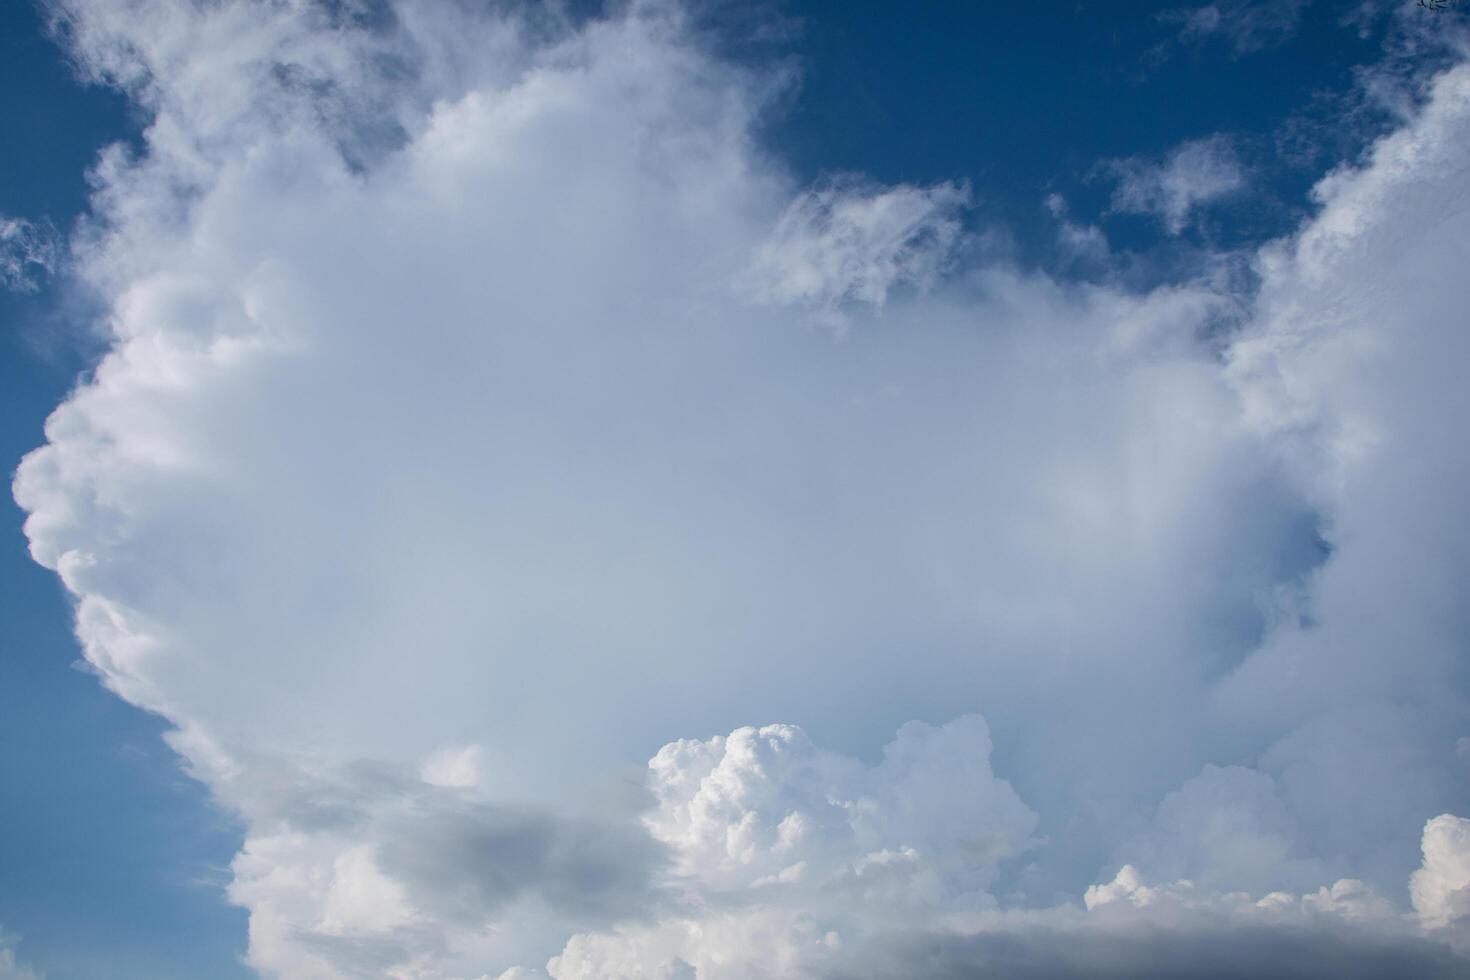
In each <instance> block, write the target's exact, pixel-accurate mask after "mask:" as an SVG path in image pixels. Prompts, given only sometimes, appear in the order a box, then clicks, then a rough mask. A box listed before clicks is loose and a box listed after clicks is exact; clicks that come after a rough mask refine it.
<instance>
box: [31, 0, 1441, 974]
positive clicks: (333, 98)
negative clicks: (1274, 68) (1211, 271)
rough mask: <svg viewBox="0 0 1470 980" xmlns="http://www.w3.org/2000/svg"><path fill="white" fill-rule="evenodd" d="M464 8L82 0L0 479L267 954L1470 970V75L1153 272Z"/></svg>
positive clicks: (956, 967)
mask: <svg viewBox="0 0 1470 980" xmlns="http://www.w3.org/2000/svg"><path fill="white" fill-rule="evenodd" d="M462 6H469V5H454V4H442V3H433V2H427V0H424V2H416V0H404V2H401V3H396V4H394V5H392V7H391V9H390V10H387V11H379V12H378V13H375V14H369V13H366V12H363V11H358V10H357V9H356V8H355V7H352V6H351V5H339V4H323V5H318V4H315V3H309V2H306V0H299V2H281V3H262V2H253V0H226V2H221V3H210V4H198V5H196V4H189V3H173V2H165V0H128V2H126V3H117V2H97V3H90V2H85V0H68V2H65V3H60V4H58V6H57V7H56V8H55V13H56V16H57V17H58V18H59V19H60V22H61V23H62V24H63V25H64V29H65V34H66V36H67V37H68V38H69V41H70V43H71V45H72V46H73V50H74V52H75V55H76V57H77V59H78V61H79V62H80V63H81V64H82V65H83V66H84V67H85V68H86V69H87V70H89V71H92V72H94V73H95V74H96V75H97V76H99V77H100V78H103V79H106V80H108V81H109V82H111V83H112V84H116V85H118V86H121V87H122V88H124V89H125V90H126V91H128V92H129V93H130V95H131V96H132V97H133V98H134V99H135V100H136V101H137V103H138V104H139V105H141V106H142V107H144V109H145V110H146V111H147V112H148V113H149V114H150V119H151V123H150V125H149V126H148V128H147V131H146V134H145V139H144V142H143V146H142V148H141V150H140V151H138V152H136V153H130V152H129V151H127V150H126V149H124V148H121V147H119V148H114V149H113V150H110V151H109V152H108V153H107V154H105V155H104V158H103V159H102V161H101V163H100V165H99V167H98V170H97V173H96V181H97V187H98V190H97V193H96V197H95V201H94V217H93V219H92V220H91V222H90V223H89V224H88V225H87V226H86V227H85V228H83V229H82V231H81V233H80V234H79V235H78V236H77V238H76V240H75V241H74V242H73V243H72V247H73V250H74V254H75V256H76V262H77V264H78V268H77V270H76V271H77V273H78V275H79V277H80V278H81V280H82V282H84V283H85V284H86V286H87V287H88V288H90V289H93V290H95V291H97V292H98V293H99V294H100V295H101V297H102V298H103V299H104V300H105V302H106V306H107V309H108V310H109V315H108V319H107V323H106V329H107V331H108V337H109V339H110V349H109V351H108V353H107V354H106V356H105V357H104V358H103V359H102V360H101V362H100V363H99V364H98V365H97V367H96V369H95V371H94V372H92V373H91V375H90V376H89V377H88V378H86V379H85V380H84V381H83V382H82V383H81V384H79V385H78V387H77V388H76V390H75V391H74V392H73V393H72V395H71V396H70V397H69V398H68V399H67V400H66V402H65V403H64V404H63V405H61V406H60V407H59V408H58V409H57V410H56V412H55V414H54V415H53V416H52V417H51V420H50V422H49V424H48V426H47V440H48V441H47V444H46V445H45V446H44V447H42V448H40V449H38V450H36V451H35V452H34V453H32V454H31V455H30V456H28V457H27V458H26V459H25V461H24V463H23V464H22V466H21V468H20V470H19V472H18V474H17V476H16V480H15V494H16V498H17V500H18V501H19V502H20V504H21V505H22V507H23V508H25V510H26V511H27V512H28V513H29V519H28V521H27V524H26V531H27V534H28V536H29V538H30V542H31V548H32V553H33V555H34V556H35V558H36V560H37V561H39V562H41V563H42V564H44V565H46V566H48V567H50V568H53V569H55V570H56V571H57V573H58V574H59V575H60V577H61V579H62V581H63V582H64V583H65V584H66V587H67V588H68V589H69V590H70V591H71V592H72V593H73V594H74V595H75V596H76V598H77V630H78V634H79V637H80V639H81V642H82V644H83V646H84V649H85V652H86V657H87V660H88V661H89V662H90V664H91V665H92V666H93V667H94V668H95V669H96V671H97V672H98V674H99V676H100V677H101V678H102V679H103V681H104V682H105V683H106V684H107V685H108V686H109V687H110V688H111V689H112V690H114V691H115V692H117V693H118V694H119V695H120V696H121V697H123V698H126V699H127V700H129V701H131V702H132V703H134V704H137V705H139V706H141V707H143V708H146V709H148V710H150V711H154V712H157V713H159V714H160V715H162V716H163V717H165V718H166V719H168V721H169V722H170V723H171V724H172V725H173V726H174V731H173V734H172V735H171V740H172V744H173V745H174V747H175V748H176V749H177V750H178V752H179V753H180V754H181V756H182V757H183V758H184V760H185V761H186V764H187V766H188V768H189V771H190V772H191V773H192V774H194V775H195V776H196V777H197V778H198V779H200V780H202V781H203V782H204V783H205V784H206V785H207V786H208V787H209V788H210V789H211V791H212V792H213V794H214V795H215V797H216V799H217V800H218V802H219V803H220V805H222V806H224V807H227V808H229V809H230V810H231V811H232V812H234V813H236V814H238V815H239V817H240V818H241V819H242V820H243V821H244V823H245V826H246V828H247V835H246V839H245V841H244V844H243V846H242V849H241V851H240V853H239V855H238V857H237V858H236V860H235V862H234V866H233V882H232V884H231V886H230V896H231V898H232V900H234V901H236V902H238V903H239V904H241V905H243V906H244V907H246V908H247V909H248V910H249V912H250V947H249V961H250V963H251V965H252V966H254V967H255V968H256V969H257V970H259V971H260V972H261V974H263V975H265V976H277V977H287V978H343V977H368V976H382V977H393V978H416V980H447V978H476V977H484V978H490V977H497V976H499V977H507V978H508V977H528V976H537V975H543V974H544V975H549V976H551V977H555V978H557V980H572V978H599V980H614V978H628V980H633V978H638V980H644V978H650V980H651V978H675V977H685V978H687V977H696V978H699V980H734V978H745V977H754V976H762V977H790V978H817V977H854V978H857V977H887V976H894V977H898V976H913V975H916V974H917V972H918V971H919V969H920V967H917V966H915V964H922V969H923V970H925V971H927V972H926V973H925V974H924V975H926V976H934V977H939V976H944V975H946V974H947V973H948V974H952V975H956V976H961V975H963V976H971V975H976V973H977V971H980V972H981V973H982V974H983V971H985V970H992V971H993V970H1004V971H1007V973H1006V975H1011V976H1023V975H1028V973H1029V974H1034V975H1038V976H1042V975H1044V976H1056V975H1079V976H1115V975H1116V976H1140V975H1146V971H1145V970H1144V969H1143V968H1141V967H1140V966H1139V964H1148V963H1152V964H1154V965H1153V966H1151V967H1149V969H1163V968H1164V966H1167V965H1169V964H1173V965H1174V966H1173V967H1170V968H1169V975H1175V976H1177V975H1181V973H1184V972H1186V970H1185V968H1184V967H1182V966H1180V964H1182V963H1184V962H1186V961H1188V960H1189V959H1190V957H1191V955H1192V954H1191V952H1190V951H1195V952H1196V953H1200V954H1204V953H1207V952H1209V951H1214V952H1213V953H1209V955H1210V956H1211V957H1213V958H1211V959H1209V962H1211V963H1212V964H1218V965H1219V969H1220V970H1221V971H1224V972H1225V973H1226V974H1228V973H1229V971H1230V970H1231V969H1235V970H1236V972H1237V973H1239V974H1240V975H1250V974H1251V973H1252V972H1253V971H1254V972H1255V973H1256V974H1259V971H1260V967H1261V963H1262V961H1261V960H1260V959H1259V957H1260V956H1261V955H1263V954H1262V951H1274V952H1273V953H1272V955H1276V956H1278V957H1279V960H1278V962H1283V963H1284V962H1290V963H1302V962H1308V963H1313V964H1315V967H1313V968H1314V969H1315V968H1316V967H1320V968H1321V971H1322V972H1323V974H1324V975H1325V974H1327V973H1330V974H1331V975H1336V976H1344V975H1368V974H1363V973H1362V972H1361V971H1362V970H1363V969H1366V968H1368V967H1370V966H1371V967H1373V968H1375V969H1377V968H1379V967H1383V968H1385V969H1387V968H1390V967H1393V968H1397V969H1399V972H1400V973H1401V975H1407V973H1404V972H1403V971H1404V970H1407V971H1408V973H1416V972H1417V974H1418V975H1426V976H1427V975H1435V971H1439V972H1440V973H1443V974H1445V975H1450V974H1451V973H1453V972H1454V971H1455V970H1457V969H1463V967H1464V963H1463V961H1462V960H1460V959H1459V955H1460V954H1459V953H1457V952H1456V951H1455V950H1456V949H1459V950H1464V949H1465V948H1466V944H1467V942H1470V938H1467V937H1470V916H1467V912H1470V904H1467V902H1470V899H1467V898H1466V896H1467V895H1470V833H1467V831H1466V829H1465V826H1466V822H1465V821H1464V820H1462V819H1459V818H1458V817H1455V816H1454V815H1453V814H1455V813H1466V812H1470V799H1467V795H1470V793H1467V782H1466V779H1465V772H1464V768H1463V767H1464V766H1465V765H1466V762H1465V758H1464V757H1465V755H1466V754H1467V753H1466V752H1465V751H1463V750H1462V749H1461V748H1460V747H1461V746H1464V745H1466V744H1470V743H1466V742H1465V741H1463V739H1464V737H1465V736H1466V735H1467V732H1470V727H1467V725H1470V723H1467V717H1466V700H1465V694H1466V683H1465V675H1464V669H1463V667H1462V665H1461V664H1462V660H1463V656H1464V654H1465V651H1466V643H1467V639H1470V622H1467V620H1466V616H1465V609H1466V606H1465V603H1464V601H1463V595H1462V583H1463V582H1464V581H1465V580H1466V574H1465V573H1466V572H1467V568H1466V564H1467V558H1470V522H1467V521H1466V520H1465V516H1464V508H1463V505H1462V504H1461V501H1460V497H1461V495H1462V490H1461V487H1463V485H1464V483H1465V482H1466V477H1467V476H1470V473H1467V470H1470V448H1467V445H1466V442H1465V440H1464V439H1463V437H1462V431H1461V430H1462V428H1463V424H1464V421H1465V420H1466V419H1467V418H1470V404H1467V399H1470V394H1467V388H1466V386H1465V385H1464V384H1463V383H1462V380H1461V378H1460V377H1459V373H1460V366H1461V365H1462V364H1464V363H1465V361H1466V355H1467V354H1470V350H1467V346H1470V335H1467V333H1466V331H1465V330H1464V329H1463V323H1464V308H1465V290H1464V287H1463V276H1462V275H1461V272H1460V269H1459V266H1460V265H1461V264H1462V260H1463V256H1464V255H1465V254H1466V249H1467V246H1470V218H1467V217H1466V215H1470V210H1467V209H1466V207H1465V203H1466V195H1467V194H1470V191H1467V190H1466V189H1465V185H1464V181H1463V179H1462V173H1461V172H1462V170H1463V160H1464V159H1466V155H1467V153H1470V68H1466V67H1464V66H1460V67H1454V68H1451V69H1449V70H1448V71H1446V72H1444V73H1443V74H1441V75H1440V76H1439V77H1438V78H1437V79H1436V80H1435V81H1434V82H1433V86H1432V89H1430V90H1429V91H1428V92H1427V93H1426V98H1425V101H1424V104H1423V107H1422V109H1421V110H1420V111H1419V112H1418V113H1417V114H1416V116H1415V117H1414V118H1413V119H1411V120H1410V121H1409V122H1407V123H1406V124H1405V125H1404V127H1403V128H1402V129H1401V130H1400V131H1398V132H1395V133H1393V134H1391V135H1389V136H1387V137H1385V138H1384V139H1382V140H1381V141H1380V142H1379V143H1378V144H1376V145H1375V146H1374V147H1373V149H1372V151H1371V153H1370V154H1369V155H1368V156H1367V157H1366V158H1365V159H1364V160H1363V161H1362V162H1361V164H1360V165H1359V166H1356V167H1351V168H1344V169H1341V170H1339V171H1337V172H1334V173H1333V174H1332V175H1331V176H1330V177H1328V178H1327V179H1325V180H1324V181H1323V182H1322V183H1321V184H1320V185H1319V186H1318V189H1317V192H1316V195H1317V201H1318V204H1319V210H1318V213H1317V214H1316V216H1315V217H1314V218H1312V219H1311V220H1310V221H1309V222H1308V223H1307V224H1306V225H1305V226H1304V227H1303V228H1301V229H1300V230H1299V232H1298V233H1297V234H1295V235H1293V236H1292V237H1290V238H1289V239H1286V240H1283V241H1280V242H1276V243H1274V244H1272V245H1270V246H1268V247H1266V248H1265V249H1263V250H1262V251H1260V252H1259V253H1258V254H1256V255H1254V256H1252V257H1251V261H1252V263H1253V266H1254V271H1255V273H1256V277H1255V278H1256V279H1258V282H1259V284H1258V288H1256V289H1253V291H1252V292H1251V293H1250V294H1249V295H1240V294H1238V293H1234V292H1231V291H1228V290H1226V289H1225V288H1223V287H1221V286H1219V285H1218V284H1217V283H1216V281H1215V280H1213V279H1208V278H1207V279H1201V280H1199V281H1189V282H1184V283H1176V284H1172V285H1167V286H1160V287H1158V288H1155V289H1153V290H1151V291H1147V292H1138V291H1130V290H1127V289H1124V288H1122V287H1121V286H1111V285H1105V284H1104V285H1098V284H1092V285H1079V284H1076V283H1069V282H1065V281H1059V280H1055V279H1052V278H1049V277H1047V276H1045V275H1042V274H1040V273H1034V272H1027V271H1024V270H1021V269H1018V268H1016V267H1013V266H1011V265H1009V264H1006V263H1003V262H995V261H989V260H981V259H978V258H976V256H978V255H981V254H983V250H967V248H966V244H967V243H966V236H965V231H964V229H965V213H966V209H968V208H969V207H971V206H972V204H971V200H970V196H969V194H968V192H967V190H966V189H965V188H964V186H963V185H961V184H958V183H955V184H939V185H935V186H928V187H918V186H896V187H884V186H875V185H873V184H870V183H868V182H865V181H863V180H861V179H859V178H856V177H844V178H838V179H832V180H828V181H825V182H823V183H822V184H820V185H819V186H816V187H812V188H802V187H799V186H797V185H796V183H795V182H794V181H793V179H792V178H791V177H790V176H789V175H788V174H787V173H786V171H785V170H784V169H783V168H782V166H781V164H780V162H779V161H777V160H773V159H772V158H771V157H770V156H769V155H768V153H767V152H766V151H764V150H763V149H762V148H761V147H760V146H759V145H758V144H757V142H756V140H755V138H754V136H753V132H754V128H755V125H756V123H757V121H758V120H759V118H760V115H761V113H762V112H763V111H765V107H766V105H767V103H768V100H769V98H770V96H771V95H772V93H773V91H775V89H776V88H777V87H779V86H780V85H781V84H782V81H781V79H779V78H777V79H774V80H773V78H772V77H771V76H770V74H769V73H766V72H763V71H760V70H756V69H753V68H749V67H741V66H737V65H734V64H731V63H728V62H726V61H723V60H721V59H720V58H719V57H717V56H715V55H714V54H711V53H710V52H709V51H708V50H707V49H706V47H705V46H704V45H703V43H702V41H701V39H700V35H699V34H698V32H697V31H695V30H693V29H692V28H691V27H690V26H689V23H688V21H687V18H686V17H685V15H684V13H683V12H682V11H681V10H680V9H679V8H678V7H675V6H671V5H666V4H662V3H649V2H640V3H633V4H631V5H629V6H628V7H627V8H626V9H622V10H620V11H619V12H618V13H616V14H614V15H610V16H608V17H607V18H604V19H598V20H592V21H588V22H586V23H572V22H570V21H566V20H563V19H561V18H559V17H557V16H555V15H554V14H553V13H549V12H546V11H541V12H539V13H530V12H525V11H519V12H505V11H485V10H478V11H469V10H466V9H461V7H462ZM1201 174H1203V175H1204V176H1203V177H1200V175H1201ZM1132 176H1133V179H1135V181H1136V184H1135V185H1130V186H1132V187H1133V190H1131V191H1129V192H1128V193H1129V194H1133V195H1134V196H1132V197H1126V199H1125V200H1123V201H1122V203H1121V204H1120V206H1127V207H1136V208H1138V209H1143V210H1152V211H1157V212H1158V213H1159V214H1160V215H1161V217H1162V218H1163V219H1164V220H1165V222H1166V223H1167V224H1169V225H1170V226H1171V227H1174V226H1175V225H1179V226H1182V224H1183V222H1185V221H1186V220H1187V218H1188V215H1189V213H1190V209H1191V208H1193V207H1194V206H1195V204H1196V203H1198V202H1199V201H1202V200H1205V199H1207V198H1208V197H1210V196H1212V195H1215V194H1219V193H1223V192H1225V191H1227V190H1233V189H1234V188H1236V187H1237V186H1238V185H1239V184H1240V182H1241V181H1243V180H1244V179H1245V177H1244V176H1243V174H1242V172H1241V171H1240V170H1239V169H1238V168H1235V166H1234V164H1233V163H1231V162H1230V161H1229V159H1228V155H1225V154H1224V151H1223V150H1222V148H1221V147H1220V146H1219V145H1216V144H1199V145H1197V146H1195V147H1193V148H1190V147H1186V148H1184V149H1182V150H1181V151H1179V152H1177V153H1176V154H1174V155H1173V156H1171V157H1169V158H1168V161H1167V162H1166V163H1165V164H1164V165H1162V168H1161V169H1156V170H1144V169H1140V170H1137V171H1136V172H1133V175H1132ZM1196 178H1199V179H1196ZM1201 180H1202V181H1203V183H1201ZM1120 193H1121V192H1120ZM1242 311H1244V312H1242ZM982 716H983V718H984V719H985V720H982ZM915 719H917V720H915ZM771 722H783V723H780V724H772V723H771ZM751 724H756V725H759V726H761V727H744V726H748V725H751ZM798 725H799V727H797V726H798ZM895 731H896V732H897V734H896V735H895V734H894V732H895ZM885 746H886V747H885ZM649 759H651V760H652V761H651V762H649V763H648V765H647V768H646V770H644V769H641V768H640V767H641V766H642V763H643V762H644V761H645V760H649ZM1411 874H1412V887H1410V885H1409V881H1410V876H1411ZM1411 895H1412V900H1411ZM1059 936H1060V937H1064V941H1063V943H1062V944H1063V945H1064V946H1065V947H1066V949H1067V950H1070V951H1071V952H1065V953H1063V952H1059V951H1058V942H1059V940H1058V937H1059ZM1222 950H1235V951H1237V952H1238V953H1239V957H1238V958H1235V959H1232V958H1231V957H1230V956H1227V955H1225V954H1224V953H1222V952H1221V951H1222ZM1232 964H1234V965H1233V966H1232ZM1161 965H1162V966H1161ZM1395 965H1397V966H1396V967H1395ZM1355 970H1356V971H1358V972H1357V973H1354V972H1353V971H1355ZM1109 971H1112V972H1109ZM1300 975H1312V974H1311V973H1310V972H1307V973H1302V974H1300ZM1379 975H1382V974H1381V973H1380V974H1379Z"/></svg>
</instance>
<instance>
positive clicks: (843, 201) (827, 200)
mask: <svg viewBox="0 0 1470 980" xmlns="http://www.w3.org/2000/svg"><path fill="white" fill-rule="evenodd" d="M969 198H970V195H969V191H968V190H967V189H966V188H964V187H962V186H960V185H957V184H936V185H935V186H933V187H910V186H906V185H900V186H897V187H891V188H877V189H874V188H867V187H864V186H862V185H861V184H860V183H856V182H854V181H851V180H846V181H834V182H831V183H829V184H827V185H825V186H822V187H818V188H815V189H813V190H809V191H806V192H804V193H802V194H801V195H800V196H798V197H797V198H796V199H795V200H794V201H792V202H791V204H790V205H788V206H787V208H786V210H785V212H784V213H783V214H782V215H781V217H780V219H779V220H778V221H777V223H776V228H775V231H774V232H773V234H772V235H771V237H770V239H769V240H768V241H766V242H765V243H764V244H763V245H761V246H760V248H759V249H758V250H757V251H756V255H755V262H754V265H753V268H752V269H751V271H750V273H749V280H750V288H751V290H752V291H753V292H754V294H755V295H756V296H758V297H759V298H761V299H763V300H766V301H767V302H773V303H792V302H806V303H811V304H813V305H814V306H816V307H818V308H819V309H822V310H824V311H829V312H830V311H833V310H835V309H836V308H837V307H838V306H839V305H840V304H842V303H843V302H844V301H855V302H863V303H869V304H872V305H874V306H881V305H883V302H884V300H885V299H887V297H888V293H889V291H890V290H892V289H893V288H894V287H895V286H897V285H902V284H910V285H914V286H917V287H919V288H921V289H922V288H927V287H929V286H932V285H933V284H934V283H935V282H936V281H937V280H938V278H939V276H940V274H941V273H943V272H944V271H945V270H946V268H947V266H948V264H949V261H950V258H951V253H952V252H953V250H954V248H955V245H956V244H957V242H958V240H959V237H960V233H961V229H962V225H961V221H960V212H961V210H962V209H963V208H964V207H965V206H966V205H967V204H969Z"/></svg>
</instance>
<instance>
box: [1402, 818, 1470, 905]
mask: <svg viewBox="0 0 1470 980" xmlns="http://www.w3.org/2000/svg"><path fill="white" fill-rule="evenodd" d="M1423 850H1424V866H1423V867H1421V868H1420V869H1419V870H1418V871H1415V872H1414V876H1413V878H1412V879H1411V880H1410V882H1409V894H1410V896H1411V897H1412V899H1413V902H1414V911H1415V912H1416V913H1417V914H1418V916H1419V919H1420V921H1421V922H1423V923H1424V925H1425V926H1426V927H1428V928H1430V929H1444V928H1448V927H1451V926H1454V927H1456V928H1457V929H1459V930H1460V931H1462V932H1463V931H1464V927H1465V924H1466V923H1465V920H1466V919H1467V918H1470V820H1465V819H1463V818H1461V817H1456V816H1454V815H1453V814H1449V813H1442V814H1440V815H1439V816H1437V817H1435V818H1434V819H1432V820H1430V821H1429V822H1428V823H1427V824H1425V825H1424V841H1423Z"/></svg>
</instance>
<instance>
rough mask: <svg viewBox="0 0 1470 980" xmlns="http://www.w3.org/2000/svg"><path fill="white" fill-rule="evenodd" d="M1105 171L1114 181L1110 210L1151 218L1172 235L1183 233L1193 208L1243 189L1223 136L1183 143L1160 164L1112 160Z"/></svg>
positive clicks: (1231, 150)
mask: <svg viewBox="0 0 1470 980" xmlns="http://www.w3.org/2000/svg"><path fill="white" fill-rule="evenodd" d="M1110 169H1111V171H1112V174H1113V176H1114V177H1115V178H1116V179H1117V182H1118V185H1117V187H1116V188H1114V190H1113V201H1112V208H1113V210H1114V211H1119V212H1123V213H1126V214H1151V215H1156V216H1157V217H1158V219H1159V220H1160V221H1161V222H1162V223H1163V225H1164V227H1165V228H1166V229H1167V230H1168V231H1169V233H1170V234H1172V235H1177V234H1179V233H1181V232H1182V231H1184V229H1185V228H1186V227H1187V226H1188V224H1189V221H1190V219H1191V217H1192V216H1193V214H1194V212H1195V210H1196V209H1197V208H1199V207H1200V206H1202V205H1205V204H1208V203H1209V202H1211V201H1214V200H1217V199H1219V198H1221V197H1224V196H1225V195H1227V194H1231V193H1233V192H1235V191H1238V190H1240V189H1241V188H1243V187H1244V186H1245V172H1244V170H1243V169H1242V168H1241V165H1240V162H1239V160H1238V159H1237V158H1236V156H1235V151H1234V148H1233V147H1232V146H1231V144H1230V140H1229V139H1228V138H1226V137H1224V136H1210V137H1206V138H1205V139H1199V140H1193V141H1191V142H1188V143H1184V144H1182V145H1180V146H1179V147H1177V148H1175V149H1174V150H1173V151H1172V152H1170V153H1169V155H1168V156H1167V157H1166V158H1164V159H1163V160H1161V161H1151V160H1144V159H1141V158H1137V157H1135V158H1131V159H1128V160H1116V161H1113V163H1112V164H1111V166H1110Z"/></svg>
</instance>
